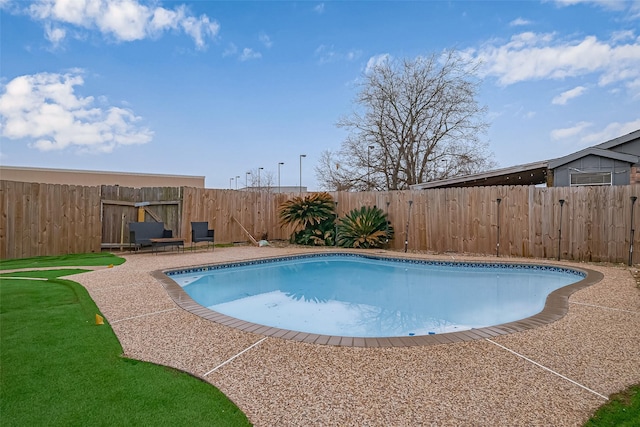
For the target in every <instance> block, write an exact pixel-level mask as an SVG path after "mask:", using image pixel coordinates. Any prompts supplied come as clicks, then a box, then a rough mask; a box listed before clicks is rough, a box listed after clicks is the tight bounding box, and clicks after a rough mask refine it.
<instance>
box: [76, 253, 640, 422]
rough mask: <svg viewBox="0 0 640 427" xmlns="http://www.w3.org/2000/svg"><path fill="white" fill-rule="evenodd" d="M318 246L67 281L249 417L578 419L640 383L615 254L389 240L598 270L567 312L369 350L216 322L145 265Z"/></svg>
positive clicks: (134, 267) (637, 305) (133, 339)
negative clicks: (512, 329)
mask: <svg viewBox="0 0 640 427" xmlns="http://www.w3.org/2000/svg"><path fill="white" fill-rule="evenodd" d="M318 250H322V249H305V248H274V247H262V248H257V247H233V248H217V249H216V250H215V251H213V252H204V251H203V252H197V253H185V254H182V253H179V254H176V253H169V252H167V253H162V252H161V253H160V254H158V255H152V254H127V255H124V257H125V258H126V259H127V262H126V263H124V264H122V265H120V266H116V267H114V268H109V269H101V270H96V271H92V272H89V273H84V274H81V275H75V276H73V280H76V281H78V282H80V283H81V284H83V285H84V286H85V287H86V288H87V290H88V291H89V293H90V294H91V296H92V298H93V299H94V300H95V302H96V303H97V305H98V307H99V308H100V310H101V312H102V314H103V315H104V316H105V317H106V319H107V320H108V321H109V323H110V325H111V327H112V328H113V329H114V331H115V333H116V334H117V336H118V338H119V339H120V342H121V343H122V346H123V349H124V356H126V357H131V358H136V359H141V360H147V361H150V362H154V363H159V364H164V365H168V366H172V367H175V368H178V369H182V370H185V371H187V372H190V373H192V374H194V375H196V376H198V377H201V378H203V379H205V380H206V381H209V382H210V383H212V384H214V385H215V386H216V387H218V388H220V389H221V390H222V391H223V392H224V393H225V394H226V395H227V396H228V397H229V398H230V399H232V400H233V401H234V402H235V403H236V404H237V405H238V406H239V407H240V409H241V410H242V411H244V412H245V414H247V416H248V418H249V420H250V421H251V422H252V423H253V424H254V425H256V426H302V425H323V426H326V425H340V426H345V425H359V426H360V425H371V426H374V425H375V426H378V425H380V426H382V425H384V426H408V425H424V424H429V425H456V426H460V425H509V426H517V425H553V426H564V425H567V426H578V425H581V424H582V423H584V421H586V420H587V419H588V418H589V416H590V415H591V414H592V413H593V411H594V410H595V409H596V408H597V407H599V406H600V405H601V404H603V403H605V402H606V396H608V395H609V394H611V393H615V392H617V391H620V390H622V389H624V388H626V387H627V386H628V385H630V384H634V383H638V382H640V351H639V347H638V343H639V342H640V290H639V289H638V288H637V287H636V283H635V280H634V278H633V277H632V274H631V271H630V269H629V268H627V267H624V266H609V265H600V264H583V263H582V264H578V263H571V262H560V263H557V262H550V261H542V260H532V259H514V258H500V259H496V258H482V257H467V256H458V255H453V256H451V255H446V256H443V255H423V254H403V253H395V252H388V253H387V254H390V255H393V256H408V257H415V258H422V259H446V260H451V259H452V258H455V259H456V260H480V261H482V260H485V261H491V262H495V261H508V262H514V261H515V262H520V261H521V262H539V263H543V264H548V263H551V264H558V265H565V266H569V267H586V268H589V269H591V270H596V271H599V272H601V273H603V274H604V279H603V280H602V281H601V282H599V283H597V284H595V285H593V286H591V287H588V288H585V289H582V290H580V291H578V292H576V293H574V294H573V295H572V296H571V297H570V303H569V312H568V314H567V315H566V316H564V317H563V318H561V319H560V320H557V321H555V322H553V323H551V324H548V325H544V326H540V327H538V328H535V329H529V330H525V331H522V332H517V333H513V334H509V335H500V336H495V337H491V338H486V339H478V340H473V341H466V342H458V343H451V344H440V345H429V346H412V347H377V348H365V347H342V346H332V345H320V344H309V343H305V342H300V341H292V340H286V339H282V338H277V337H271V336H268V337H265V336H262V335H260V334H256V333H251V332H243V331H240V330H238V329H235V328H233V327H229V326H224V325H222V324H219V323H215V322H212V321H209V320H206V319H203V318H201V317H199V316H196V315H194V314H192V313H190V312H187V311H185V310H183V309H182V308H181V307H179V306H178V305H176V303H175V302H174V301H173V300H172V299H171V298H170V297H169V295H168V294H167V292H166V291H165V289H164V287H163V286H162V285H161V283H160V282H159V281H158V280H157V279H155V278H154V277H153V276H152V272H154V271H156V270H158V269H169V268H180V267H187V266H194V265H202V264H212V263H220V262H229V261H238V260H246V259H254V258H259V257H264V256H268V257H273V256H281V255H290V254H298V253H306V252H309V251H318Z"/></svg>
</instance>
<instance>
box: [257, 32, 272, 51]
mask: <svg viewBox="0 0 640 427" xmlns="http://www.w3.org/2000/svg"><path fill="white" fill-rule="evenodd" d="M258 39H259V40H260V43H262V44H263V45H264V47H266V48H267V49H270V48H271V46H273V42H272V41H271V38H270V37H269V36H268V35H266V34H265V33H261V34H260V35H259V36H258Z"/></svg>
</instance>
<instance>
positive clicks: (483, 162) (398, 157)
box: [316, 51, 495, 191]
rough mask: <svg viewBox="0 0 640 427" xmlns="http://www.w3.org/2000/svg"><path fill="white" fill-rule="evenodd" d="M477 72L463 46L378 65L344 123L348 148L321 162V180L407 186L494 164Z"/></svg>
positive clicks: (335, 184)
mask: <svg viewBox="0 0 640 427" xmlns="http://www.w3.org/2000/svg"><path fill="white" fill-rule="evenodd" d="M476 76H477V64H474V63H472V62H469V61H468V60H466V59H464V58H463V57H462V56H460V55H458V54H457V53H456V52H455V51H450V52H447V53H445V54H444V55H435V54H434V55H432V56H430V57H418V58H416V59H413V60H409V59H405V60H403V61H391V60H387V61H385V62H382V63H380V64H378V65H376V67H375V68H374V69H373V70H371V71H369V72H368V73H365V74H364V75H363V78H362V80H361V82H360V84H359V89H360V91H359V93H358V94H357V96H356V99H355V104H356V107H359V111H354V112H353V113H352V114H351V115H349V116H347V117H343V118H341V119H340V120H339V121H338V123H337V126H338V127H342V128H345V129H347V130H348V131H349V135H348V136H347V138H346V139H345V141H344V142H343V143H342V147H341V149H340V151H339V152H338V153H328V152H327V153H326V156H323V158H322V159H321V161H320V164H319V165H318V166H317V167H316V175H317V177H318V180H319V181H320V183H321V185H322V186H323V187H324V188H325V189H327V190H337V189H348V190H352V191H362V190H400V189H406V188H408V187H409V186H410V185H412V184H417V183H419V182H427V181H433V180H438V179H444V178H449V177H452V176H456V175H462V174H467V173H474V172H479V171H481V170H486V169H487V168H490V167H492V166H494V165H495V163H494V162H493V160H492V159H491V157H492V153H490V152H489V151H488V145H487V144H486V143H485V142H483V141H482V140H481V139H480V136H481V135H482V134H484V133H485V132H486V130H487V128H488V124H487V123H486V122H484V120H483V117H484V114H485V112H486V108H484V107H480V106H479V105H478V103H477V101H476V96H477V94H478V90H479V85H480V81H479V80H478V78H477V77H476ZM369 147H373V148H369ZM335 165H340V167H339V168H337V169H336V170H332V169H331V167H332V166H335Z"/></svg>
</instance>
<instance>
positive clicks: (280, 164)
mask: <svg viewBox="0 0 640 427" xmlns="http://www.w3.org/2000/svg"><path fill="white" fill-rule="evenodd" d="M282 165H284V162H279V163H278V193H280V166H282Z"/></svg>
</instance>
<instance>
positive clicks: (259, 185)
mask: <svg viewBox="0 0 640 427" xmlns="http://www.w3.org/2000/svg"><path fill="white" fill-rule="evenodd" d="M261 170H264V168H258V191H260V189H261V188H262V185H261V184H260V171H261Z"/></svg>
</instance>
